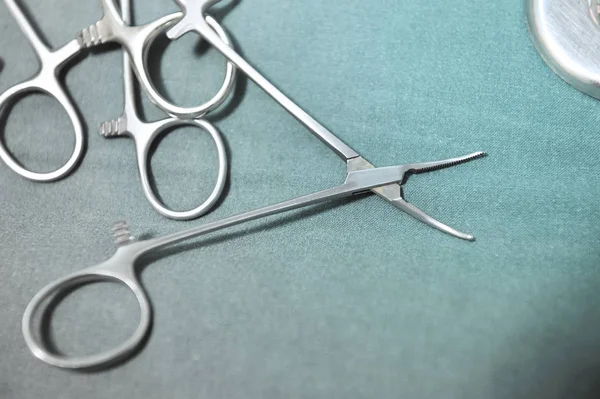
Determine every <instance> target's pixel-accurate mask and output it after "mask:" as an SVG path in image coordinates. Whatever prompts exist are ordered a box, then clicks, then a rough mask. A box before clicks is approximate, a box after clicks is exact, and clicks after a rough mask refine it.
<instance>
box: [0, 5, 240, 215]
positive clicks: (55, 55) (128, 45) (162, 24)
mask: <svg viewBox="0 0 600 399" xmlns="http://www.w3.org/2000/svg"><path fill="white" fill-rule="evenodd" d="M4 1H5V3H6V5H7V7H8V8H9V11H10V12H11V14H12V15H13V17H14V18H15V20H16V22H17V24H18V25H19V27H20V28H21V30H22V31H23V33H24V34H25V36H26V37H27V39H28V40H29V42H30V43H31V45H32V47H33V49H34V51H35V53H36V55H37V58H38V60H39V62H40V65H41V66H40V69H39V71H38V73H37V74H36V75H35V76H33V77H32V78H31V79H29V80H27V81H24V82H22V83H19V84H17V85H15V86H13V87H11V88H9V89H8V90H6V91H5V92H4V93H3V94H2V95H0V112H3V111H5V109H6V108H7V107H8V106H9V105H12V104H14V103H15V102H17V101H18V100H19V99H21V98H22V97H23V96H24V95H26V94H29V93H33V92H41V93H45V94H48V95H50V96H51V97H53V98H55V99H56V100H57V101H58V102H59V103H60V104H61V106H62V107H63V108H64V109H65V111H66V112H67V115H68V116H69V118H70V119H71V123H72V125H73V129H74V133H75V145H74V148H73V153H72V155H71V156H70V158H69V159H68V161H67V162H66V163H65V164H64V165H63V166H61V167H60V168H58V169H56V170H54V171H51V172H47V173H39V172H33V171H30V170H27V169H26V168H25V167H23V166H22V165H21V164H20V163H19V162H18V161H17V160H16V159H15V158H14V156H13V155H12V154H11V153H10V152H9V151H8V149H7V148H6V147H5V144H4V143H3V141H2V140H0V158H1V159H2V160H3V161H4V162H5V163H6V165H8V167H9V168H11V169H12V170H13V171H14V172H16V173H17V174H19V175H21V176H23V177H25V178H27V179H29V180H33V181H38V182H51V181H55V180H59V179H61V178H63V177H65V176H66V175H68V174H69V173H70V172H71V171H72V170H73V169H74V168H75V167H76V166H77V164H78V163H79V160H80V159H81V157H82V155H83V141H84V137H83V126H82V123H81V120H80V117H79V115H78V112H77V111H76V109H75V107H74V105H73V103H72V101H71V99H70V98H69V96H68V95H67V94H66V92H65V89H64V88H63V87H62V86H61V84H60V82H59V80H58V75H59V73H60V70H61V68H62V67H63V66H64V65H65V64H66V63H67V62H68V61H70V60H71V59H72V58H73V57H74V56H75V55H76V54H78V53H79V52H81V51H82V50H83V49H84V48H85V47H92V46H95V45H100V44H102V43H105V42H117V43H119V44H121V46H122V47H123V50H124V51H125V52H126V53H127V55H128V56H129V60H130V65H131V68H132V69H133V71H134V72H135V75H136V77H137V79H138V81H139V82H140V85H141V88H142V90H143V91H144V92H145V93H146V94H147V96H148V98H149V99H150V100H151V101H152V103H154V104H155V105H156V106H157V107H158V108H160V109H162V110H163V111H165V112H166V113H167V114H169V115H170V117H168V118H166V119H163V120H161V121H157V122H152V123H146V122H142V121H141V120H140V119H139V117H138V116H137V113H136V112H135V106H133V107H128V104H127V100H128V94H127V93H126V94H125V97H126V104H125V113H124V114H123V117H121V118H119V121H124V119H125V117H128V119H129V128H127V129H126V130H127V131H126V132H125V131H120V132H118V133H119V134H124V135H127V136H129V137H131V138H132V139H133V140H134V142H135V146H136V152H137V158H138V169H139V174H140V178H141V181H142V188H143V191H144V194H145V196H146V198H147V199H148V201H149V202H150V204H151V205H152V207H153V208H154V209H155V210H156V211H157V212H159V213H160V214H161V215H163V216H166V217H168V218H170V219H175V220H190V219H194V218H197V217H199V216H201V215H203V214H204V213H206V212H207V211H209V210H210V208H211V207H212V206H213V205H214V204H215V203H216V202H217V200H218V199H219V197H220V195H221V193H222V191H223V188H224V186H225V182H226V176H227V156H226V150H225V145H224V143H223V140H222V138H221V136H220V134H219V132H218V131H217V129H216V128H215V127H214V126H212V125H211V124H210V123H208V122H207V121H205V120H202V119H200V118H201V117H203V116H205V115H206V114H207V113H208V112H210V111H212V110H214V109H215V108H217V107H218V106H219V105H221V104H222V103H223V102H224V101H225V99H226V98H227V97H228V95H229V94H230V93H231V90H232V88H233V83H234V81H235V74H236V69H235V67H234V65H233V64H232V63H230V62H227V70H226V75H225V79H224V81H223V84H222V86H221V88H220V89H219V91H218V92H217V94H216V95H215V96H214V97H213V98H212V99H210V100H209V101H208V102H206V103H204V104H202V105H199V106H196V107H180V106H177V105H175V104H172V103H170V102H169V101H167V100H165V99H164V98H163V97H162V96H161V95H160V93H159V92H158V91H157V90H156V88H155V87H154V85H153V83H152V81H151V79H150V77H149V76H148V73H147V70H148V68H147V59H148V52H149V49H150V47H151V45H152V43H153V41H154V40H155V39H156V37H157V36H158V35H160V34H161V33H163V32H165V31H166V30H167V29H168V28H170V27H171V26H173V25H174V24H175V23H177V22H178V21H179V20H180V19H181V18H182V17H183V14H182V13H181V12H177V13H173V14H170V15H167V16H164V17H162V18H160V19H158V20H156V21H153V22H151V23H148V24H146V25H141V26H130V25H129V24H128V23H127V22H126V21H128V20H129V7H128V6H126V5H123V11H124V13H123V15H124V16H125V17H124V18H123V17H121V16H120V14H119V12H118V10H117V8H116V7H115V5H114V3H113V2H112V0H101V4H102V8H103V10H104V16H103V18H102V19H101V20H100V21H99V22H98V23H96V24H95V25H92V26H90V27H89V28H86V29H84V30H83V31H82V32H81V33H80V34H79V35H78V38H77V39H76V40H72V41H71V42H69V43H68V44H66V45H65V46H63V47H62V48H60V49H58V50H55V51H52V50H50V49H49V48H48V47H47V46H46V45H45V44H44V43H43V42H42V40H41V39H40V38H39V36H38V35H37V33H36V32H35V29H34V28H33V26H32V25H31V23H30V22H29V21H28V19H27V17H26V16H25V14H24V13H23V12H22V10H21V9H20V8H19V6H18V5H17V4H16V0H4ZM126 2H127V0H126V1H125V2H124V3H126ZM125 8H126V12H125ZM206 21H207V23H208V24H209V25H210V26H211V27H212V28H213V29H214V30H215V32H216V33H217V34H218V35H219V37H220V38H221V40H223V42H225V43H226V44H228V45H231V41H230V39H229V37H228V35H227V33H226V32H225V31H224V29H223V28H222V27H221V26H220V25H219V24H218V23H217V22H216V21H215V20H214V19H213V18H211V17H207V18H206ZM127 64H129V63H127ZM127 64H126V65H127ZM127 68H129V66H127ZM126 71H127V69H126ZM125 85H126V86H127V82H126V84H125ZM128 108H129V109H128ZM132 119H136V120H135V121H132ZM115 122H116V121H115ZM132 122H133V123H132ZM136 122H137V123H136ZM182 126H193V127H197V128H199V129H201V130H202V131H205V132H207V133H208V134H209V135H210V136H211V138H212V140H213V141H214V143H215V145H216V148H217V152H218V162H219V165H218V175H217V182H216V185H215V187H214V189H213V191H212V193H211V194H210V195H209V197H208V198H207V199H206V200H205V201H204V202H203V203H202V204H200V205H199V206H198V207H196V208H194V209H192V210H188V211H175V210H171V209H168V208H167V207H166V206H165V205H164V204H162V203H161V201H160V200H159V199H158V198H157V196H156V195H155V193H154V192H153V189H152V185H151V183H150V179H149V173H148V156H149V150H150V147H151V145H152V143H153V142H154V140H156V139H157V138H158V137H159V136H161V135H162V134H164V133H166V132H168V131H170V130H172V129H174V128H176V127H182ZM116 127H117V130H118V129H119V127H118V126H116ZM105 136H109V135H108V134H105Z"/></svg>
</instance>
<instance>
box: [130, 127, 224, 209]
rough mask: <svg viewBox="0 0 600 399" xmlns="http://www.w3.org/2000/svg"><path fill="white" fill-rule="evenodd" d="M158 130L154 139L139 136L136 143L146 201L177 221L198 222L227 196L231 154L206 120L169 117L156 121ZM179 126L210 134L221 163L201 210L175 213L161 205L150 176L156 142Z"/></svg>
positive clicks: (152, 135)
mask: <svg viewBox="0 0 600 399" xmlns="http://www.w3.org/2000/svg"><path fill="white" fill-rule="evenodd" d="M156 124H157V127H156V128H155V129H154V131H153V132H152V134H151V135H150V136H146V138H145V140H143V141H142V140H140V139H139V137H135V136H134V140H135V142H136V150H137V158H138V169H139V172H140V178H141V181H142V188H143V190H144V194H145V195H146V198H147V199H148V201H149V202H150V205H152V207H153V208H154V209H155V210H156V211H157V212H158V213H160V214H161V215H163V216H165V217H167V218H169V219H173V220H191V219H196V218H198V217H200V216H202V215H204V214H205V213H207V212H208V211H209V210H210V209H211V208H212V207H213V206H214V205H215V203H216V202H217V201H218V200H219V197H220V196H221V194H222V193H223V189H224V188H225V182H226V181H227V169H228V167H227V151H226V150H225V144H224V143H223V139H222V138H221V134H220V133H219V131H218V130H217V129H216V128H215V127H214V126H213V125H212V124H210V123H209V122H207V121H205V120H202V119H177V118H169V119H165V120H164V121H160V122H156ZM178 126H195V127H198V128H200V129H201V130H203V131H205V132H207V133H208V134H209V135H210V137H211V138H212V139H213V142H214V143H215V146H216V147H217V159H218V162H219V169H218V173H217V181H216V184H215V187H214V189H213V191H212V192H211V193H210V195H209V196H208V198H207V199H206V200H205V201H204V202H203V203H202V204H200V205H199V206H198V207H196V208H194V209H191V210H188V211H174V210H172V209H168V208H167V207H165V205H164V204H163V203H161V202H160V201H159V200H158V198H157V196H156V194H155V193H154V191H153V189H152V185H151V184H150V177H149V173H148V153H149V150H150V147H151V145H152V142H153V141H154V140H156V139H157V138H158V137H159V136H160V135H161V134H162V133H164V132H165V131H166V130H167V129H170V128H173V127H178Z"/></svg>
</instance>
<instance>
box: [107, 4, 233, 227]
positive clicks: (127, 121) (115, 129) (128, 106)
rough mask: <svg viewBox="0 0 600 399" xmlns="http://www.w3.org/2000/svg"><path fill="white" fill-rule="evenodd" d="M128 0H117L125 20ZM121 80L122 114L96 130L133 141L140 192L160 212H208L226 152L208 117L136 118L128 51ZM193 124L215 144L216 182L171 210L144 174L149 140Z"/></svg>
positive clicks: (180, 215)
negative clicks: (194, 200) (188, 204)
mask: <svg viewBox="0 0 600 399" xmlns="http://www.w3.org/2000/svg"><path fill="white" fill-rule="evenodd" d="M130 3H131V0H122V1H121V14H122V16H123V20H124V21H125V23H129V21H130V19H131V16H130V14H131V12H130ZM123 80H124V87H123V89H124V93H125V96H124V97H125V101H124V103H125V106H124V110H123V114H122V115H121V116H120V117H119V118H118V119H114V120H111V121H107V122H104V123H102V124H101V125H100V129H99V133H100V134H101V135H102V136H104V137H116V136H128V137H130V138H132V139H133V141H134V142H135V148H136V153H137V161H138V170H139V174H140V179H141V182H142V189H143V191H144V195H145V196H146V198H147V199H148V201H149V202H150V204H151V205H152V207H153V208H154V209H155V210H156V211H157V212H158V213H160V214H161V215H163V216H166V217H168V218H170V219H175V220H189V219H195V218H197V217H199V216H201V215H203V214H204V213H206V212H208V211H209V210H210V209H211V208H212V206H213V205H214V204H215V203H216V202H217V201H218V199H219V197H220V195H221V193H222V192H223V188H224V187H225V181H226V180H227V154H226V151H225V144H224V143H223V140H222V138H221V135H220V134H219V132H218V131H217V129H215V127H214V126H213V125H212V124H210V123H209V122H208V121H205V120H202V119H179V118H176V117H169V118H166V119H163V120H160V121H156V122H150V123H149V122H144V121H142V119H141V118H140V116H139V114H138V111H137V107H136V101H135V87H134V74H133V71H132V70H131V66H130V63H129V55H128V54H127V53H126V52H123ZM186 125H187V126H195V127H198V128H200V129H202V130H204V131H206V132H207V133H208V134H210V136H211V138H212V139H213V141H214V143H215V146H216V147H217V160H218V162H219V169H218V173H217V183H216V185H215V187H214V189H213V191H212V192H211V194H210V195H209V197H208V198H207V199H206V200H205V201H204V202H203V203H202V204H201V205H199V206H198V207H196V208H194V209H192V210H189V211H174V210H171V209H167V208H166V207H165V206H164V205H163V204H162V203H161V202H160V201H159V200H158V198H157V197H156V195H155V194H154V192H153V190H152V185H151V184H150V177H149V174H148V156H149V151H150V147H151V145H152V143H153V142H154V141H155V140H156V139H157V138H158V137H160V135H161V134H163V133H164V132H165V131H167V130H168V129H171V128H174V127H178V126H186Z"/></svg>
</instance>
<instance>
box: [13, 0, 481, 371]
mask: <svg viewBox="0 0 600 399" xmlns="http://www.w3.org/2000/svg"><path fill="white" fill-rule="evenodd" d="M216 2H218V0H188V1H184V0H178V3H179V4H180V5H181V6H182V7H183V8H184V9H185V12H186V14H185V16H184V17H183V18H182V19H181V21H180V22H179V24H177V25H176V26H175V27H174V28H173V30H171V31H170V32H169V33H168V35H169V36H170V37H171V38H174V37H177V36H179V35H181V34H183V33H185V32H187V31H189V30H195V31H197V32H199V33H200V34H201V35H202V36H203V37H204V38H205V39H206V40H208V41H209V42H210V43H211V44H212V45H213V46H214V47H216V48H217V49H218V50H219V51H220V52H221V53H223V54H224V55H225V56H226V57H227V58H228V59H229V60H230V61H231V62H232V63H233V64H235V65H236V66H237V67H238V68H239V69H240V70H242V71H243V72H244V73H246V74H247V75H248V76H249V77H250V78H251V79H252V80H253V81H254V82H256V83H257V84H258V85H259V86H260V87H261V88H263V89H264V90H265V91H266V92H267V93H268V94H269V95H271V96H272V97H273V98H274V99H275V100H276V101H277V102H278V103H279V104H280V105H282V106H283V107H284V108H285V109H286V110H287V111H288V112H290V113H291V114H292V115H293V116H294V117H295V118H296V119H298V120H299V121H300V122H301V123H303V124H304V125H305V126H306V127H307V128H308V129H309V130H310V131H312V132H313V133H314V134H315V135H316V136H318V137H319V138H320V139H321V140H322V141H323V142H324V143H325V144H327V145H328V146H329V147H330V148H331V149H332V150H334V151H335V152H336V153H337V154H338V155H339V156H340V157H341V158H342V159H343V160H344V161H345V162H346V165H347V174H346V180H345V182H344V183H343V184H341V185H339V186H336V187H333V188H329V189H326V190H322V191H318V192H316V193H313V194H308V195H304V196H301V197H298V198H294V199H291V200H288V201H284V202H281V203H278V204H275V205H270V206H266V207H264V208H260V209H256V210H252V211H248V212H245V213H242V214H239V215H235V216H231V217H228V218H225V219H222V220H220V221H215V222H210V223H206V224H204V225H201V226H198V227H195V228H191V229H188V230H184V231H181V232H178V233H173V234H170V235H167V236H163V237H157V238H152V239H147V240H136V239H135V238H133V237H132V235H131V232H130V229H129V227H128V225H127V224H126V223H123V222H122V223H118V224H117V225H116V226H115V228H114V229H113V230H114V231H115V236H116V242H117V251H116V253H115V255H114V256H113V257H112V258H110V259H108V260H107V261H105V262H103V263H101V264H99V265H96V266H92V267H89V268H86V269H83V270H81V271H78V272H75V273H73V274H71V275H68V276H66V277H64V278H61V279H59V280H56V281H55V282H53V283H50V284H49V285H47V286H46V287H44V288H43V289H42V290H41V291H40V292H38V293H37V294H36V295H35V296H34V297H33V299H32V300H31V302H30V303H29V305H28V306H27V308H26V309H25V313H24V314H23V323H22V329H23V336H24V338H25V342H26V344H27V346H28V347H29V349H30V350H31V352H32V353H33V354H34V355H35V356H36V357H37V358H39V359H41V360H42V361H44V362H46V363H48V364H51V365H53V366H57V367H61V368H70V369H82V368H96V367H103V366H107V365H110V364H112V363H114V362H118V361H119V360H123V359H125V358H127V357H128V356H130V355H131V354H132V352H133V351H134V350H135V349H136V348H137V347H139V346H140V345H141V343H142V342H143V339H144V337H145V336H146V334H147V332H148V330H149V328H150V325H151V320H152V312H151V306H150V302H149V300H148V297H147V295H146V292H145V290H144V288H143V286H142V284H141V282H140V280H139V278H138V276H137V272H136V268H135V266H136V262H137V260H138V259H139V258H140V257H141V256H143V255H146V254H148V253H149V252H152V251H156V250H159V249H162V248H165V247H167V246H170V245H174V244H177V243H180V242H182V241H184V240H188V239H192V238H194V237H198V236H201V235H205V234H208V233H212V232H215V231H218V230H222V229H225V228H228V227H231V226H235V225H239V224H241V223H244V222H249V221H251V220H256V219H259V218H263V217H267V216H271V215H275V214H279V213H282V212H286V211H290V210H293V209H298V208H302V207H306V206H310V205H314V204H317V203H322V202H325V201H331V200H336V199H340V198H344V197H349V196H353V195H357V194H362V193H365V192H369V191H371V192H373V193H375V194H377V195H378V196H380V197H382V198H384V199H386V200H387V201H389V202H390V203H391V204H392V205H394V206H395V207H397V208H399V209H401V210H403V211H404V212H406V213H408V214H409V215H411V216H413V217H415V218H417V219H418V220H421V221H422V222H424V223H426V224H428V225H430V226H432V227H434V228H436V229H438V230H441V231H443V232H445V233H447V234H450V235H452V236H454V237H458V238H461V239H465V240H473V236H471V235H469V234H465V233H461V232H459V231H457V230H455V229H453V228H451V227H449V226H446V225H445V224H443V223H441V222H438V221H437V220H435V219H433V218H432V217H430V216H428V215H427V214H425V213H424V212H423V211H421V210H419V209H418V208H416V207H415V206H413V205H411V204H410V203H408V202H407V201H405V200H404V198H403V197H402V185H403V184H404V183H405V182H406V179H407V178H408V176H409V175H410V174H413V173H423V172H429V171H433V170H437V169H441V168H445V167H450V166H455V165H458V164H461V163H464V162H467V161H471V160H474V159H477V158H480V157H482V156H484V155H485V154H484V153H483V152H475V153H472V154H470V155H466V156H463V157H458V158H452V159H447V160H443V161H435V162H424V163H414V164H406V165H398V166H390V167H375V166H373V165H372V164H371V163H369V162H368V161H366V160H365V159H364V158H363V157H361V156H360V155H359V154H358V153H357V152H355V151H354V150H353V149H351V148H350V147H348V146H347V145H346V144H344V143H343V142H342V141H341V140H340V139H338V138H337V137H336V136H335V135H334V134H333V133H331V132H330V131H328V130H327V129H326V128H325V127H323V126H322V125H321V124H319V123H318V122H317V121H316V120H314V119H313V118H312V117H310V116H309V115H308V114H307V113H306V112H305V111H304V110H302V109H301V108H300V107H299V106H298V105H296V104H295V103H294V102H292V101H291V100H290V99H289V98H287V97H286V96H285V95H284V94H283V93H282V92H280V91H279V90H278V89H277V88H275V86H273V84H271V83H270V82H269V81H268V80H267V79H266V78H264V77H263V76H262V75H260V74H259V73H258V72H257V71H256V70H255V69H254V68H253V67H252V66H251V65H250V64H249V63H248V62H247V61H245V60H244V59H243V58H242V57H241V56H240V55H238V54H237V53H236V52H235V51H234V50H233V49H232V48H231V47H229V46H228V45H227V44H226V43H225V42H223V41H222V40H221V39H220V38H219V37H218V35H216V34H214V32H213V30H212V29H211V28H210V26H209V25H208V24H207V23H206V22H204V21H205V15H204V13H205V11H206V9H207V8H208V7H209V6H210V5H212V4H214V3H216ZM94 281H113V282H117V283H121V284H123V285H125V286H126V287H128V288H129V289H130V290H131V291H133V293H134V295H135V297H136V298H137V300H138V303H139V307H140V311H141V315H140V323H139V325H138V327H137V329H136V330H135V331H134V333H133V335H132V336H131V337H129V338H128V339H127V340H126V341H125V342H123V343H122V344H121V345H119V346H117V347H115V348H113V349H112V350H109V351H107V352H104V353H99V354H95V355H91V356H82V357H68V356H63V355H60V354H57V353H55V352H53V351H51V350H50V349H49V348H48V347H47V344H46V343H45V342H43V340H39V339H38V337H37V335H38V334H35V333H34V328H33V325H34V317H35V316H36V314H37V313H44V312H45V313H47V312H48V307H47V306H43V305H44V304H45V303H46V301H47V300H48V299H50V298H52V297H54V296H55V295H57V294H60V293H61V292H64V291H65V290H71V289H72V288H75V287H77V286H80V285H81V284H85V283H89V282H94Z"/></svg>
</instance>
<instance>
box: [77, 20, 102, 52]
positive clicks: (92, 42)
mask: <svg viewBox="0 0 600 399" xmlns="http://www.w3.org/2000/svg"><path fill="white" fill-rule="evenodd" d="M77 41H78V42H79V45H80V46H82V47H88V48H89V47H94V46H97V45H99V44H102V43H104V37H103V35H102V26H101V25H100V22H96V23H95V24H93V25H90V26H89V27H87V28H85V29H83V30H82V31H81V32H79V33H78V34H77Z"/></svg>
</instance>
